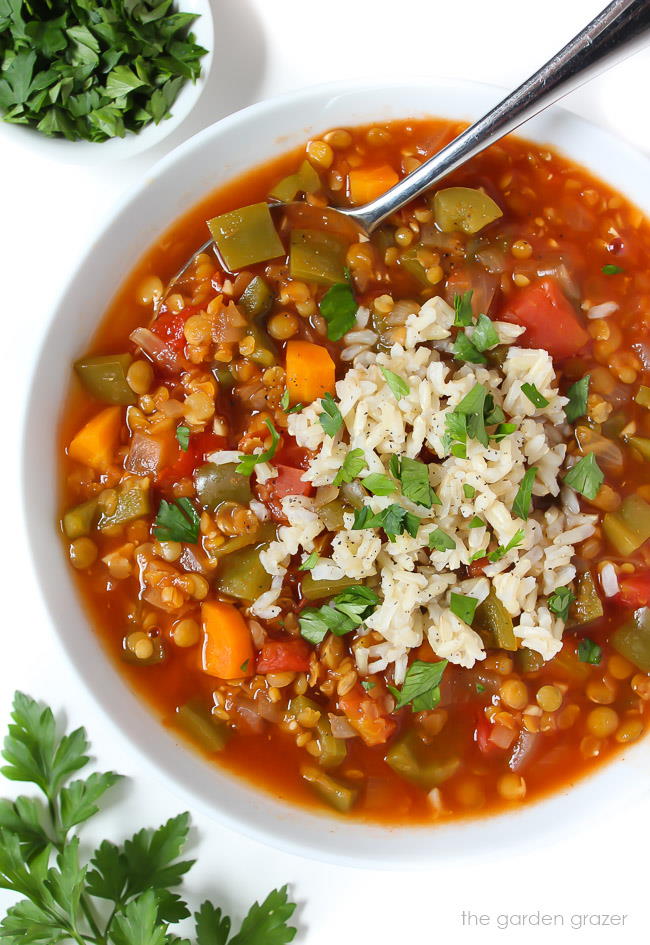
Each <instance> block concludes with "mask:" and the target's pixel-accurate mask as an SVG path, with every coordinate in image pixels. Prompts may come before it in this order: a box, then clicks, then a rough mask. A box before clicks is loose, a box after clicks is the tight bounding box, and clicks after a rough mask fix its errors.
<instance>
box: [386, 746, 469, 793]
mask: <svg viewBox="0 0 650 945" xmlns="http://www.w3.org/2000/svg"><path fill="white" fill-rule="evenodd" d="M386 763H387V764H388V765H390V767H391V768H392V769H393V771H395V772H396V773H397V774H399V775H401V776H402V777H403V778H406V780H407V781H412V782H413V784H417V785H419V786H420V787H422V788H424V789H425V790H427V791H430V790H431V789H432V788H434V787H438V785H439V784H442V783H443V782H444V781H447V780H449V778H451V777H453V776H454V774H455V773H456V772H457V771H458V768H459V767H460V758H457V757H456V756H454V755H446V756H445V755H440V754H439V753H438V752H437V751H436V748H435V746H434V745H425V744H424V743H423V742H421V741H420V739H419V738H418V737H417V735H416V734H415V732H406V734H404V735H402V736H401V737H400V738H398V739H397V741H395V742H394V743H393V744H392V745H391V747H390V748H389V749H388V753H387V754H386Z"/></svg>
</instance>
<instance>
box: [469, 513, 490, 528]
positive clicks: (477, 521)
mask: <svg viewBox="0 0 650 945" xmlns="http://www.w3.org/2000/svg"><path fill="white" fill-rule="evenodd" d="M467 527H468V528H485V527H486V526H485V522H484V521H483V519H482V518H479V517H478V515H475V516H474V518H473V519H472V521H471V522H470V523H469V525H468V526H467Z"/></svg>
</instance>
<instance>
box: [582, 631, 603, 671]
mask: <svg viewBox="0 0 650 945" xmlns="http://www.w3.org/2000/svg"><path fill="white" fill-rule="evenodd" d="M602 655H603V651H602V649H601V647H599V646H598V644H597V643H594V641H593V640H590V639H589V637H583V638H582V640H581V641H580V643H578V659H579V660H580V662H581V663H591V664H592V665H593V666H598V664H599V663H600V660H601V657H602Z"/></svg>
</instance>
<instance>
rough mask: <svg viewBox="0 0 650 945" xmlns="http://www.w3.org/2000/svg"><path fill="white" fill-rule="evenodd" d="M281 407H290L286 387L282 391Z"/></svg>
mask: <svg viewBox="0 0 650 945" xmlns="http://www.w3.org/2000/svg"><path fill="white" fill-rule="evenodd" d="M330 396H331V395H330ZM280 407H281V408H282V410H287V409H288V407H289V391H288V390H287V389H286V387H285V389H284V390H283V392H282V397H280Z"/></svg>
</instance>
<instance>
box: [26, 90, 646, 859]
mask: <svg viewBox="0 0 650 945" xmlns="http://www.w3.org/2000/svg"><path fill="white" fill-rule="evenodd" d="M499 97H500V92H499V91H498V90H496V89H494V88H488V87H485V86H480V85H474V84H466V83H459V82H453V83H452V82H441V81H433V80H430V79H426V80H420V81H418V80H415V81H413V80H409V81H406V82H404V83H401V84H393V85H390V86H381V85H377V84H371V83H364V82H358V83H354V84H352V83H348V84H346V85H333V86H325V87H318V88H313V89H307V90H304V91H301V92H298V93H292V94H290V95H287V96H284V97H282V98H278V99H274V100H271V101H268V102H262V103H260V104H258V105H253V106H251V107H250V108H246V109H244V110H243V111H241V112H238V113H236V114H234V115H231V116H230V117H228V118H225V119H224V120H223V121H220V122H218V123H217V124H215V125H213V126H212V127H210V128H206V129H205V130H204V131H202V132H201V133H200V134H198V135H196V137H194V138H192V139H191V140H189V141H187V142H186V143H185V144H183V145H182V146H181V147H179V148H178V149H177V150H175V151H174V152H172V153H171V154H169V155H168V156H167V157H166V158H165V159H164V160H162V161H161V162H160V163H159V164H158V165H157V166H156V167H155V168H154V169H153V170H152V171H151V172H150V173H149V174H148V175H147V177H146V179H144V180H143V181H142V182H141V183H140V184H139V185H138V186H137V187H136V189H135V190H134V191H133V192H132V193H131V194H130V196H128V197H127V199H126V200H125V201H124V202H123V203H122V205H121V206H119V207H118V208H117V209H116V210H115V212H114V213H113V215H112V217H111V219H110V220H109V222H108V223H107V224H106V225H105V227H104V229H103V231H102V232H101V234H100V235H99V237H98V238H97V239H96V241H95V242H94V244H93V245H91V246H90V247H89V250H88V253H87V255H86V257H85V258H84V259H82V260H81V261H80V264H79V267H78V269H77V272H76V274H75V276H74V277H73V278H72V281H71V283H70V285H69V286H68V288H67V290H66V291H65V293H64V295H63V298H62V299H61V301H60V303H59V305H58V307H57V309H56V312H55V313H54V316H53V318H52V321H51V323H50V328H49V331H48V332H47V336H46V338H45V340H44V342H43V344H42V347H41V353H40V356H39V358H38V363H37V365H36V369H35V371H34V376H33V381H32V389H31V398H30V402H29V406H28V411H27V424H26V428H25V432H24V481H25V488H24V494H25V496H29V500H28V501H26V502H25V514H26V518H27V525H28V530H29V535H30V539H31V545H32V549H33V554H34V560H35V564H36V568H37V571H38V574H39V576H40V581H41V584H42V589H43V593H44V595H45V598H46V601H47V604H48V605H49V609H50V613H51V615H52V620H53V624H54V626H55V627H56V629H57V632H58V634H59V636H60V639H61V641H62V643H63V646H64V648H65V650H66V651H67V654H68V657H69V658H70V660H71V661H72V663H73V664H74V665H75V667H76V668H77V670H78V671H79V677H80V681H81V682H80V684H81V685H83V686H85V687H86V689H87V691H88V695H89V697H91V698H93V699H96V700H97V701H98V702H99V703H100V705H101V706H102V707H103V708H104V709H105V711H106V713H107V714H108V715H109V716H110V717H111V719H112V720H113V721H114V723H115V724H116V725H117V726H119V728H120V730H121V731H122V733H123V734H125V735H126V736H127V737H128V738H130V739H131V741H132V742H133V744H134V746H135V747H136V749H137V750H138V751H139V752H140V753H141V755H142V757H143V758H145V759H147V761H148V762H149V764H150V765H151V766H152V768H153V769H154V770H155V772H156V774H158V775H159V774H163V775H164V776H165V777H166V778H167V779H169V780H170V781H171V782H173V783H174V785H175V786H176V789H177V790H180V791H181V792H183V793H184V794H185V795H187V797H188V800H189V801H190V802H191V803H193V804H195V805H197V806H198V807H200V808H202V809H203V810H204V811H206V812H208V813H210V814H212V815H213V816H214V817H215V818H216V819H217V820H219V821H220V822H221V823H223V824H225V825H227V826H229V827H231V828H233V829H234V830H238V831H241V832H243V833H246V834H249V835H250V836H252V837H254V838H256V839H259V840H263V841H267V842H269V843H271V844H274V845H277V846H279V847H281V848H283V849H285V850H288V851H290V852H294V853H298V854H303V855H306V856H312V857H315V858H318V859H323V860H329V861H336V862H339V863H346V864H349V865H367V866H372V867H386V868H390V869H398V868H400V867H401V868H408V867H419V866H426V865H430V864H431V863H432V862H435V861H439V860H442V859H447V858H449V857H455V856H467V855H469V854H473V853H489V851H491V850H494V849H497V848H503V847H504V846H507V845H528V846H530V845H531V844H539V842H540V841H541V840H542V837H543V836H544V835H547V834H548V833H549V832H550V831H553V830H558V829H559V830H563V831H567V830H571V829H572V828H573V827H574V826H575V823H576V821H577V820H579V819H581V818H583V817H586V816H592V817H593V816H594V812H596V815H597V817H598V819H599V821H600V822H602V821H603V820H604V817H605V813H606V811H605V809H606V807H607V806H608V805H609V804H616V805H617V807H618V809H620V808H621V806H623V805H625V803H626V802H627V801H630V800H631V799H632V798H633V797H634V796H638V795H640V793H641V792H642V791H644V790H646V789H647V787H648V782H649V779H650V776H649V775H648V770H649V766H648V761H649V756H650V743H648V741H647V740H646V741H645V742H640V743H639V744H637V745H635V746H633V747H632V748H630V750H628V751H626V752H625V753H624V754H622V755H621V756H619V758H618V759H617V760H616V761H614V762H613V763H611V764H609V765H608V766H607V767H604V768H600V769H598V770H597V772H596V773H595V774H593V775H591V776H589V777H588V778H585V779H584V780H582V781H580V782H579V783H578V784H577V785H575V786H574V787H573V788H571V789H570V790H562V791H560V792H558V793H556V794H554V795H552V796H551V797H549V798H547V799H545V800H543V801H540V802H538V803H536V804H531V805H529V806H526V807H523V808H520V809H517V810H513V811H511V812H508V813H505V814H501V815H496V816H492V817H487V818H480V819H476V820H466V821H457V822H452V823H447V824H444V823H443V824H441V825H438V826H432V827H406V828H392V829H389V828H384V827H380V826H375V825H366V824H363V823H355V822H345V821H343V820H339V819H335V818H334V817H332V816H328V814H327V813H326V812H324V813H323V814H322V815H321V814H318V813H314V812H312V811H307V810H303V809H296V808H294V807H290V806H287V805H286V804H284V803H281V802H279V801H277V800H275V799H274V798H272V797H271V796H269V795H267V794H265V793H263V792H261V791H257V790H256V789H255V788H254V787H252V786H249V785H248V784H246V783H245V782H243V781H241V780H239V779H237V778H235V777H233V776H231V775H229V774H228V773H227V772H225V771H222V770H220V769H219V767H218V766H216V765H212V764H209V763H208V762H206V761H204V760H203V759H202V758H201V757H199V756H198V755H197V754H194V753H193V752H192V751H191V750H190V749H188V748H187V747H186V746H185V744H183V743H181V742H179V740H178V739H177V738H175V737H174V735H173V734H172V733H170V732H169V731H167V730H166V729H164V728H163V726H162V725H161V724H160V723H159V721H158V720H157V719H156V718H155V717H154V716H153V715H152V714H151V713H149V712H143V711H142V702H141V701H139V700H138V698H137V696H136V695H135V694H134V693H133V692H132V691H131V690H130V689H129V687H128V686H127V685H126V683H125V681H124V680H123V678H122V677H121V676H120V674H119V672H118V670H117V669H116V668H115V667H114V666H113V665H112V663H111V662H110V660H109V659H108V657H107V656H106V654H105V653H104V652H103V651H102V649H101V647H100V644H99V641H98V639H97V637H96V636H95V635H94V634H93V632H92V630H91V629H90V627H89V624H88V619H87V617H86V615H85V613H84V612H83V610H82V607H81V605H80V602H79V599H78V597H77V594H76V592H75V588H74V586H73V582H72V579H71V574H70V569H69V565H68V563H67V561H66V559H65V555H64V552H63V549H62V546H61V543H60V541H59V537H58V535H57V533H56V519H57V511H58V510H57V501H56V489H55V488H54V486H53V483H54V482H55V480H56V465H57V457H56V454H55V448H56V429H57V426H58V423H59V420H60V416H61V408H62V404H63V400H64V397H65V393H66V388H67V385H68V382H69V379H70V365H71V363H72V362H73V360H74V359H75V358H76V357H78V356H79V355H80V354H81V353H82V352H83V351H84V350H85V349H86V346H87V344H88V341H89V339H90V338H91V337H92V335H93V334H94V332H95V331H96V328H97V323H98V321H99V319H100V318H101V316H102V314H103V310H104V308H105V306H104V305H103V304H102V302H101V301H100V300H102V299H106V300H109V299H110V298H111V296H112V295H113V294H114V292H115V291H116V288H117V287H118V286H119V285H120V283H121V282H122V281H123V280H124V278H125V277H126V275H127V274H128V272H129V270H130V269H131V267H132V265H133V260H134V259H137V258H138V257H139V256H140V255H141V254H142V253H143V251H144V250H145V249H146V248H147V246H148V245H149V244H150V243H151V242H152V241H153V240H155V239H156V237H158V236H159V234H160V233H161V232H162V231H163V230H165V229H166V228H167V227H168V226H169V225H170V224H171V223H172V222H173V221H174V220H175V219H176V218H177V217H179V216H180V215H181V214H182V213H183V212H184V211H185V210H187V208H188V207H191V206H192V205H193V204H194V203H196V202H197V201H198V200H199V199H200V198H201V197H203V196H204V195H205V194H206V193H207V192H209V191H210V190H211V189H212V188H214V187H216V186H217V185H219V184H221V183H222V182H224V181H227V180H228V179H229V178H230V177H231V176H232V175H233V174H236V173H238V172H240V171H242V170H244V169H246V168H249V167H251V166H253V165H255V164H257V163H258V162H261V161H264V160H265V159H268V158H271V157H273V156H274V155H277V154H280V153H282V152H284V151H286V150H287V149H289V148H291V147H294V146H295V145H297V144H299V143H300V142H302V141H304V140H305V139H306V138H307V137H308V136H309V135H311V134H315V133H319V132H322V131H323V130H325V129H327V128H330V127H336V126H342V125H355V124H360V123H366V122H371V121H385V120H389V119H392V118H409V117H424V116H427V115H431V114H433V115H439V116H442V117H449V118H454V119H472V118H476V117H478V116H479V115H481V114H482V113H483V112H484V111H486V110H487V108H488V107H489V106H491V105H492V104H493V103H494V102H495V101H497V99H498V98H499ZM525 131H526V135H527V136H528V137H530V138H532V139H534V140H536V141H538V142H542V143H549V144H552V145H554V146H556V147H558V148H559V149H560V150H561V151H563V152H565V153H566V154H567V155H569V156H570V157H572V158H573V159H575V160H576V161H578V162H580V163H582V164H584V165H586V166H588V167H589V168H590V169H591V170H592V171H594V172H595V173H596V174H598V175H600V176H602V177H603V178H605V179H607V180H608V181H609V182H610V183H612V184H613V185H615V186H618V187H620V188H621V189H622V190H623V191H624V192H625V193H626V194H627V195H628V196H629V197H631V198H632V199H633V200H634V201H635V202H636V203H637V204H639V205H640V206H641V207H643V208H644V209H645V210H646V211H650V175H649V174H648V163H647V161H646V160H645V159H644V158H642V157H641V156H640V155H639V154H637V153H635V152H634V151H632V150H630V149H629V148H628V147H626V146H625V145H624V144H622V143H620V142H619V141H616V140H615V139H614V138H612V137H610V136H609V135H608V134H606V133H605V132H603V131H601V130H599V129H598V128H595V127H594V126H592V125H590V124H588V123H586V122H584V121H582V120H581V119H579V118H576V117H575V116H574V115H571V114H570V113H568V112H565V111H563V110H560V109H549V110H548V111H547V112H545V113H544V115H543V116H541V117H540V118H538V119H536V120H535V121H533V122H531V123H529V124H528V125H527V126H526V129H525ZM97 260H101V265H100V266H97V265H96V262H97Z"/></svg>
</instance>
